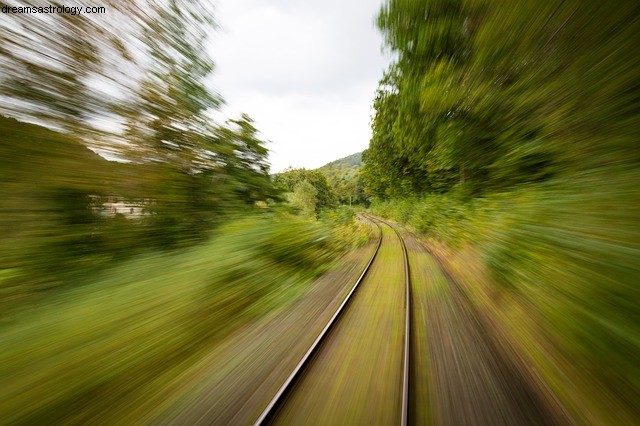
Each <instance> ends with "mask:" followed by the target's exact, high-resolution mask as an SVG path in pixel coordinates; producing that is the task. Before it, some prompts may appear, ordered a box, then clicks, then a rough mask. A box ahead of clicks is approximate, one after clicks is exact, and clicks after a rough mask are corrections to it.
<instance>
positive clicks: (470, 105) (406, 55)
mask: <svg viewBox="0 0 640 426" xmlns="http://www.w3.org/2000/svg"><path fill="white" fill-rule="evenodd" d="M638 16H640V6H639V4H638V2H635V1H621V2H616V3H602V2H590V1H588V2H582V1H568V2H567V1H565V2H561V3H558V2H547V3H544V2H536V1H522V2H517V8H514V3H513V2H510V1H497V2H486V1H479V0H466V1H456V0H429V1H423V0H389V1H387V2H386V3H385V5H384V6H383V7H382V9H381V11H380V14H379V17H378V26H379V28H380V30H381V31H382V33H383V35H384V38H385V43H386V46H387V47H388V48H389V49H390V50H391V51H392V52H394V54H395V55H396V57H397V60H396V61H395V62H394V63H393V64H392V65H391V66H390V67H389V69H388V70H387V71H386V73H385V74H384V76H383V77H382V78H381V80H380V85H379V89H378V92H377V95H376V97H375V101H374V108H375V117H374V120H373V123H372V129H373V137H372V139H371V143H370V145H369V148H368V149H367V150H366V151H365V152H364V154H363V159H364V162H365V165H364V167H363V169H362V172H361V175H362V179H363V181H364V183H365V187H366V191H367V192H368V194H370V195H371V196H372V198H373V200H374V202H373V210H374V211H376V212H378V213H380V214H382V215H386V216H390V217H393V218H395V219H397V220H399V221H402V222H404V223H406V224H409V225H411V226H412V227H413V228H414V229H415V230H417V231H419V232H420V233H422V234H423V235H425V236H427V237H428V238H429V239H430V240H431V241H432V243H433V244H434V245H435V246H437V247H441V248H442V250H444V251H446V252H448V253H449V254H450V259H451V262H452V265H454V266H455V265H456V264H458V265H461V264H462V263H463V262H466V263H465V268H466V269H467V270H470V269H471V268H474V265H475V264H476V263H477V269H476V273H475V275H474V276H471V275H473V274H470V273H469V274H468V281H469V285H470V288H472V289H473V290H472V291H475V292H476V294H475V297H476V302H477V303H479V304H484V305H483V306H485V307H486V308H487V309H490V310H492V311H493V312H494V314H495V315H497V316H498V317H499V318H501V320H502V321H503V323H504V324H509V326H508V327H509V328H510V330H511V332H512V334H513V335H516V336H518V338H519V340H520V341H521V342H523V343H522V344H523V345H524V346H525V347H527V348H528V351H529V356H531V357H532V358H533V359H534V360H535V363H536V365H537V367H538V368H539V369H540V371H541V372H542V374H543V375H544V376H545V377H546V378H547V380H548V381H549V382H550V383H553V386H554V388H555V390H556V392H557V393H558V394H559V395H561V396H562V398H563V399H564V400H565V401H566V404H567V406H569V407H572V409H573V410H574V411H575V413H574V414H575V415H576V416H577V417H578V418H582V419H583V420H584V421H586V422H587V423H592V422H595V423H602V422H605V423H606V422H612V423H626V422H629V421H631V420H633V419H635V420H637V417H636V416H637V414H638V413H637V411H636V410H637V402H638V401H640V379H639V378H640V368H639V365H638V362H637V359H638V358H639V357H640V343H639V342H638V339H637V330H638V328H639V327H640V313H639V311H638V306H640V287H639V286H638V283H639V282H640V268H639V267H638V261H637V259H638V258H640V232H639V228H638V220H639V219H640V204H639V203H638V200H640V189H639V188H640V187H639V185H638V182H640V150H639V149H638V140H640V126H639V125H638V123H640V114H639V110H638V105H639V104H640V90H639V89H640V79H639V75H640V74H639V69H640V61H639V60H638V55H637V46H638V45H640V24H639V22H640V21H638V20H637V19H635V20H633V19H630V17H638ZM460 267H462V266H460ZM483 277H484V278H483ZM534 323H536V324H537V325H536V326H534V325H533V324H534ZM560 371H562V372H563V373H560ZM584 383H589V384H590V385H589V386H585V385H584ZM587 388H590V389H587ZM576 407H589V408H588V409H587V410H586V411H584V410H583V409H582V408H580V409H576ZM612 407H616V408H612ZM613 412H615V414H614V415H615V416H617V418H616V420H613V419H611V418H609V416H611V415H612V413H613Z"/></svg>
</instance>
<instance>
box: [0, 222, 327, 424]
mask: <svg viewBox="0 0 640 426" xmlns="http://www.w3.org/2000/svg"><path fill="white" fill-rule="evenodd" d="M326 235H327V230H326V229H325V228H324V227H323V226H322V225H321V224H320V223H319V222H310V221H304V220H299V219H297V218H295V217H282V218H278V217H264V216H262V217H253V218H248V219H243V220H239V221H232V222H229V223H227V224H225V225H224V226H223V227H222V228H221V229H220V230H219V231H218V232H217V233H216V236H215V237H214V238H213V239H212V240H210V241H208V242H207V243H205V244H202V245H200V246H196V247H192V248H190V249H188V250H185V251H184V252H181V253H178V252H172V253H159V252H155V253H149V254H146V255H144V256H139V257H137V258H134V259H130V260H128V261H126V262H124V263H121V264H120V265H118V266H117V267H115V268H113V269H111V270H109V271H108V272H103V273H101V274H99V275H97V276H84V277H83V278H82V280H83V281H86V282H85V283H80V285H75V286H74V287H76V288H75V289H72V290H68V291H64V292H60V293H58V294H57V295H55V296H53V297H51V298H50V299H49V303H47V304H46V305H42V306H39V307H37V308H35V309H31V310H30V311H25V312H21V313H20V314H18V315H15V316H14V317H13V318H12V320H11V322H9V323H5V324H2V326H0V338H1V339H2V341H3V342H5V344H6V350H3V351H2V353H1V354H0V377H1V379H0V389H1V390H0V393H1V394H2V398H0V401H1V402H0V416H1V417H2V418H3V419H4V420H5V421H7V422H10V423H16V422H17V423H40V422H42V421H46V422H52V421H53V422H67V421H70V419H73V420H75V421H82V420H79V419H91V418H93V419H95V418H101V419H103V420H104V419H109V418H116V417H117V416H118V415H122V413H121V412H120V413H119V411H120V410H121V409H122V407H123V405H125V404H126V403H128V402H131V400H130V399H129V398H131V395H138V396H140V395H147V397H148V395H149V392H148V386H150V385H152V386H154V391H153V392H151V395H157V393H158V392H159V391H160V389H163V388H164V387H167V388H168V387H171V386H173V385H174V384H175V380H178V378H179V376H180V374H181V373H183V372H184V371H187V370H188V369H189V368H190V367H191V366H193V364H194V363H196V362H198V360H200V359H201V358H202V357H203V356H204V355H206V354H208V353H209V352H210V351H211V350H212V349H213V348H215V347H216V344H217V343H218V342H219V341H220V339H221V338H222V336H223V335H224V333H228V332H229V331H231V330H233V329H234V328H236V327H238V326H239V325H241V324H243V323H245V322H246V321H248V320H250V319H252V318H255V316H256V315H260V314H262V313H265V312H267V311H269V310H272V309H274V308H275V307H278V306H281V305H283V304H285V303H287V302H288V301H289V302H290V301H291V300H293V299H294V296H295V295H296V294H299V292H300V291H301V290H302V289H304V288H305V286H306V285H307V284H308V283H309V282H310V280H311V279H313V278H314V277H315V276H316V275H317V274H318V273H320V272H322V271H323V270H324V269H325V268H326V267H327V265H329V264H330V263H331V261H332V259H333V258H334V257H335V254H336V251H335V246H334V245H333V244H332V242H331V240H330V239H327V238H325V237H326ZM82 284H84V285H82ZM52 318H53V319H55V321H52ZM25 389H28V392H25V391H24V390H25ZM123 401H127V402H126V403H123ZM136 401H138V402H139V400H137V399H136ZM111 416H113V417H111Z"/></svg>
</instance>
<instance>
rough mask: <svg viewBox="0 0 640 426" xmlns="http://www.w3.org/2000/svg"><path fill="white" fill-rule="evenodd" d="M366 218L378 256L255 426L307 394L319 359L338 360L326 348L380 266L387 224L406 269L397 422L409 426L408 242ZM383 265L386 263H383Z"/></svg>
mask: <svg viewBox="0 0 640 426" xmlns="http://www.w3.org/2000/svg"><path fill="white" fill-rule="evenodd" d="M365 218H366V219H367V220H369V221H370V222H372V223H373V224H374V225H375V226H376V227H377V228H378V233H379V237H378V242H377V245H376V248H375V250H374V253H373V254H372V256H371V258H370V259H369V261H368V263H367V265H366V266H365V268H364V270H363V272H362V274H361V275H360V277H359V278H358V279H357V280H356V282H355V283H354V285H353V286H352V288H351V290H350V291H349V293H348V294H347V296H346V297H345V299H344V300H343V302H342V303H341V304H340V306H339V307H338V309H337V310H336V312H335V313H334V314H333V316H332V317H331V319H330V320H329V321H328V323H327V325H326V326H325V327H324V328H323V330H322V331H321V332H320V334H319V335H318V337H317V338H316V339H315V340H314V342H313V343H312V344H311V346H310V347H309V349H308V350H307V351H306V353H305V354H304V355H303V357H302V358H301V359H300V361H299V362H298V363H297V365H296V366H295V368H294V369H293V370H292V372H291V374H290V375H289V376H288V377H287V379H286V380H285V381H284V382H283V384H282V386H281V387H280V388H279V390H278V391H277V392H276V394H275V395H274V397H273V398H272V399H271V401H270V402H269V404H268V405H267V406H266V407H265V409H264V410H263V411H262V413H261V414H260V416H259V417H258V419H257V420H256V422H255V425H265V424H271V423H273V422H274V420H276V418H277V416H278V415H279V413H280V412H281V411H282V410H283V407H285V406H286V405H287V404H288V401H290V400H291V397H292V396H293V394H295V393H296V392H304V391H302V390H300V389H297V388H300V387H301V386H300V383H301V382H302V381H303V380H304V379H305V376H306V375H307V374H309V371H310V370H311V369H312V368H313V365H314V363H315V364H317V363H318V362H319V361H318V359H319V358H321V357H322V355H321V354H322V353H323V352H325V354H324V356H325V357H331V356H334V355H332V354H331V350H330V349H331V348H326V347H325V346H331V345H328V344H327V341H328V340H329V339H330V338H331V335H332V334H337V333H338V331H336V330H337V329H338V328H339V324H340V323H341V322H344V317H345V315H346V312H348V311H349V310H350V309H352V310H353V309H355V308H354V303H355V302H354V299H356V294H357V293H358V290H359V289H360V288H361V287H362V283H363V282H364V281H367V277H368V274H369V273H370V270H371V269H372V265H374V264H375V263H376V259H377V258H378V256H379V252H380V249H381V246H382V243H383V240H385V239H386V238H388V237H385V236H384V234H385V233H384V232H383V227H382V226H381V224H383V225H384V226H386V227H389V228H390V229H392V230H393V231H394V234H395V235H396V237H397V238H398V240H399V242H400V246H401V247H402V256H403V268H404V312H405V314H404V316H403V318H404V327H403V342H402V346H401V347H402V349H401V351H402V354H401V357H399V358H400V360H401V361H400V362H401V364H402V368H401V371H402V372H401V374H400V377H401V389H400V391H399V394H400V395H401V406H400V410H399V411H400V415H399V418H398V419H397V422H398V423H399V424H401V425H403V426H404V425H407V424H408V416H409V380H410V358H409V357H410V349H411V342H410V341H411V337H410V336H411V326H410V322H411V312H410V306H411V298H410V297H411V294H410V274H409V261H408V256H407V249H406V247H405V243H404V240H403V238H402V236H401V235H400V233H399V232H398V231H397V230H396V229H395V228H394V227H392V226H391V225H390V224H388V223H387V222H385V221H383V220H380V219H377V218H372V217H367V216H365ZM380 262H382V260H381V261H380ZM380 267H382V268H384V266H379V268H380ZM374 278H375V277H374ZM372 279H373V278H372ZM365 284H367V283H365ZM368 284H373V283H372V282H368ZM391 285H394V283H392V284H391ZM360 309H362V306H360ZM372 326H373V325H372ZM318 368H320V367H318ZM352 379H353V380H356V381H357V380H358V377H357V376H356V377H353V378H352ZM313 390H317V389H313V388H312V389H311V391H313ZM316 393H318V392H316ZM317 396H319V397H320V396H321V395H317ZM315 397H316V396H311V398H315ZM393 399H395V398H390V401H389V402H388V403H389V404H393V403H394V401H393Z"/></svg>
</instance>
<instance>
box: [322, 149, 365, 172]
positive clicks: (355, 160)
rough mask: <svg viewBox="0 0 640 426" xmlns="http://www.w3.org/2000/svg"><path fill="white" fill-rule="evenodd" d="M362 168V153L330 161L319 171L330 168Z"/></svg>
mask: <svg viewBox="0 0 640 426" xmlns="http://www.w3.org/2000/svg"><path fill="white" fill-rule="evenodd" d="M360 166H362V151H361V152H356V153H355V154H351V155H348V156H346V157H344V158H340V159H338V160H335V161H332V162H330V163H327V164H325V165H324V166H322V167H320V169H321V170H322V169H332V168H339V169H342V168H352V167H356V168H357V167H360Z"/></svg>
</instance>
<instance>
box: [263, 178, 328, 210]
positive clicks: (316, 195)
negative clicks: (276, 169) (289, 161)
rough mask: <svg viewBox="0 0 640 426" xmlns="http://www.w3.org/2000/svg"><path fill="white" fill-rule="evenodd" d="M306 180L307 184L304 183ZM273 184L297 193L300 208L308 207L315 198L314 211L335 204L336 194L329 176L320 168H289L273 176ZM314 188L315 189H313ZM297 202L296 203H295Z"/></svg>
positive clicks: (285, 190)
mask: <svg viewBox="0 0 640 426" xmlns="http://www.w3.org/2000/svg"><path fill="white" fill-rule="evenodd" d="M302 182H306V183H307V184H308V185H307V184H302ZM273 184H274V185H275V186H276V187H277V188H279V189H280V190H281V191H283V192H289V193H294V194H295V193H296V192H297V196H295V197H294V198H295V199H296V200H297V201H296V202H298V201H300V203H299V205H297V207H298V208H306V206H308V205H309V203H310V202H311V200H315V201H314V202H315V206H314V208H313V211H315V213H316V214H317V213H319V212H320V210H322V209H324V208H326V207H332V206H333V205H334V204H335V194H334V192H333V189H332V188H331V187H330V186H329V183H328V182H327V178H326V177H325V176H324V175H323V174H322V173H321V172H320V171H319V170H307V169H287V170H285V171H284V172H282V173H278V174H276V175H275V176H274V178H273ZM311 188H313V189H311ZM294 204H295V203H294Z"/></svg>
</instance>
